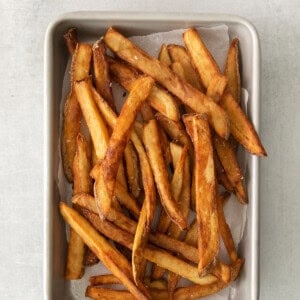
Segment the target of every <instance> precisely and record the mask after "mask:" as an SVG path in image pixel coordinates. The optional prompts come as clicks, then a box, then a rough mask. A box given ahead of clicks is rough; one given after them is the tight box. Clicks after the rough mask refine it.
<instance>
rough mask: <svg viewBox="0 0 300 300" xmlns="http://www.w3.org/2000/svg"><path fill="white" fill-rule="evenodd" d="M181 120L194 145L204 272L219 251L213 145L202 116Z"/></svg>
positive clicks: (199, 232) (202, 268) (185, 117)
mask: <svg viewBox="0 0 300 300" xmlns="http://www.w3.org/2000/svg"><path fill="white" fill-rule="evenodd" d="M184 123H185V126H186V129H187V132H188V134H189V135H190V137H191V139H192V141H193V143H194V149H195V174H194V176H195V192H196V194H195V200H196V213H197V222H198V235H199V239H198V251H199V264H198V270H199V274H205V272H207V270H208V269H209V268H210V266H211V264H213V263H214V261H215V258H216V256H217V254H218V251H219V228H218V215H217V207H216V206H217V205H216V199H215V192H216V186H215V181H216V180H215V170H214V159H213V148H212V142H211V135H210V130H209V126H208V123H207V121H206V119H205V117H204V116H200V115H186V116H184Z"/></svg>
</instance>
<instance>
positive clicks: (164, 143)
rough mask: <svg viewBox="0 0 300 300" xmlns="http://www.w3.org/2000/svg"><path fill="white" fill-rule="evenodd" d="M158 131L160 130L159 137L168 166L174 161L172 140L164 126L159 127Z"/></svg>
mask: <svg viewBox="0 0 300 300" xmlns="http://www.w3.org/2000/svg"><path fill="white" fill-rule="evenodd" d="M158 131H159V137H160V143H161V150H162V152H163V156H164V159H165V162H166V164H167V166H168V165H169V164H170V163H171V162H172V157H171V150H170V142H169V139H168V137H167V134H166V133H165V131H164V130H163V128H159V129H158Z"/></svg>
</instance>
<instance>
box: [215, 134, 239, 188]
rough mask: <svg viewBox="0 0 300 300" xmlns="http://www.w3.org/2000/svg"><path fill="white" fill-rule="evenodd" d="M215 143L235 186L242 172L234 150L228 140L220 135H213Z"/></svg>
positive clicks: (221, 160)
mask: <svg viewBox="0 0 300 300" xmlns="http://www.w3.org/2000/svg"><path fill="white" fill-rule="evenodd" d="M213 145H214V147H215V149H216V152H217V154H218V157H219V159H220V162H221V164H222V166H223V168H224V170H225V172H226V175H227V177H228V179H229V181H230V183H231V184H232V185H233V186H234V185H235V184H236V183H237V182H239V181H240V180H241V179H242V172H241V169H240V167H239V164H238V162H237V158H236V154H235V152H234V150H233V149H232V147H231V146H230V144H229V142H228V141H226V140H224V139H221V138H220V137H218V136H214V137H213Z"/></svg>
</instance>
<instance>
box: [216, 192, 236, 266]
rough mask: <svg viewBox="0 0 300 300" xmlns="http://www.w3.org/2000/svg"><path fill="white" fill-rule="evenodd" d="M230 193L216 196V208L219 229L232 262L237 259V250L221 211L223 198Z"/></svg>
mask: <svg viewBox="0 0 300 300" xmlns="http://www.w3.org/2000/svg"><path fill="white" fill-rule="evenodd" d="M229 195H230V194H227V193H226V194H223V195H218V197H217V208H218V221H219V229H220V234H221V237H222V240H223V242H224V245H225V247H226V250H227V252H228V256H229V258H230V260H231V262H232V263H234V262H235V261H236V260H237V259H238V256H237V252H236V248H235V245H234V241H233V238H232V234H231V230H230V228H229V226H228V224H227V222H226V219H225V216H224V211H223V201H224V200H223V199H224V198H228V197H229Z"/></svg>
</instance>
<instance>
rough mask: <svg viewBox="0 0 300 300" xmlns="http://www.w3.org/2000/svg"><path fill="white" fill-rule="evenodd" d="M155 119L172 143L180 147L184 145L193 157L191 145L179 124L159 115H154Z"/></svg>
mask: <svg viewBox="0 0 300 300" xmlns="http://www.w3.org/2000/svg"><path fill="white" fill-rule="evenodd" d="M155 118H156V120H157V121H158V123H159V125H160V126H161V127H162V128H163V129H164V130H165V132H166V133H167V134H168V135H169V137H170V138H171V139H172V140H173V141H174V142H178V143H180V144H181V145H182V146H185V145H186V146H187V147H188V150H189V153H190V155H193V153H194V152H193V151H194V150H193V144H192V142H191V139H190V137H189V135H188V134H187V133H186V131H185V130H184V127H183V126H182V124H181V123H180V122H175V121H172V120H170V119H168V118H167V117H165V116H164V115H162V114H160V113H157V114H155Z"/></svg>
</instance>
